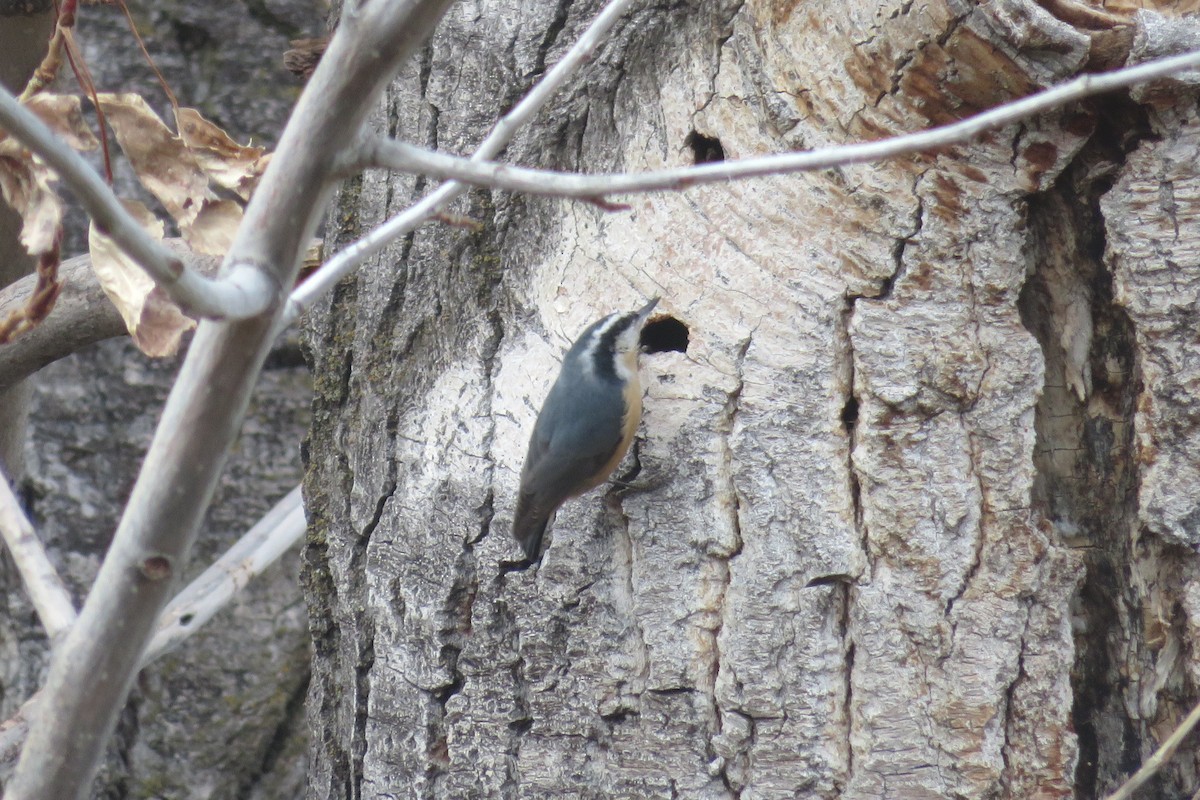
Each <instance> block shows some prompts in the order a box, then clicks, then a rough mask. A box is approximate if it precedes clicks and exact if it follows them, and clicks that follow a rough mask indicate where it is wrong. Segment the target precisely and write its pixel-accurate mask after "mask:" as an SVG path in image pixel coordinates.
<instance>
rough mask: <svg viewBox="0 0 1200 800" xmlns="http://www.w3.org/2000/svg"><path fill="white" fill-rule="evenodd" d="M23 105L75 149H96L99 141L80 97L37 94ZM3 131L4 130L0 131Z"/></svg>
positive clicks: (23, 102)
mask: <svg viewBox="0 0 1200 800" xmlns="http://www.w3.org/2000/svg"><path fill="white" fill-rule="evenodd" d="M21 105H23V106H25V107H26V108H28V109H29V110H30V111H32V112H33V113H34V114H36V115H37V116H38V118H39V119H40V120H41V121H42V122H44V123H46V125H47V127H49V128H50V130H52V131H54V132H55V133H57V134H58V135H59V136H60V137H62V140H63V141H64V142H66V143H67V145H68V146H69V147H71V149H73V150H95V149H96V146H97V145H98V142H97V141H96V137H95V136H94V135H93V134H92V130H91V128H89V127H88V126H87V122H85V121H84V118H83V109H82V107H81V106H80V102H79V97H78V96H77V95H71V94H37V95H34V96H33V97H30V98H29V99H28V100H25V101H22V103H21ZM0 133H2V132H0Z"/></svg>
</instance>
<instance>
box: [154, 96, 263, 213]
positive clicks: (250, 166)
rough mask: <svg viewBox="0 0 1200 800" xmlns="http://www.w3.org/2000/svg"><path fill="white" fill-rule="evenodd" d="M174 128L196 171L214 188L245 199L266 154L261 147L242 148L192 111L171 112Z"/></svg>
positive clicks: (261, 170) (253, 185)
mask: <svg viewBox="0 0 1200 800" xmlns="http://www.w3.org/2000/svg"><path fill="white" fill-rule="evenodd" d="M175 126H176V127H177V128H178V129H179V137H180V138H181V139H183V141H184V143H185V144H187V146H188V148H189V149H190V150H191V151H192V155H193V156H195V158H196V161H197V163H199V165H200V168H201V169H203V170H204V171H205V172H206V173H208V176H209V178H211V179H212V181H213V182H214V183H216V184H217V185H218V186H221V187H224V188H226V189H229V190H231V191H234V192H237V194H238V195H239V196H240V197H241V198H242V199H243V200H249V199H250V195H251V193H252V192H253V191H254V187H255V186H257V185H258V179H259V178H261V177H262V173H263V170H264V169H266V166H267V161H268V160H269V158H270V155H269V154H267V153H266V151H265V150H264V149H263V148H261V147H244V146H242V145H240V144H238V143H237V142H235V141H234V140H233V139H231V138H230V137H229V134H227V133H226V132H225V131H223V130H221V129H220V128H219V127H217V126H216V125H214V124H213V123H211V122H209V121H208V120H206V119H205V118H204V117H202V116H200V112H199V111H197V110H196V109H194V108H177V109H175Z"/></svg>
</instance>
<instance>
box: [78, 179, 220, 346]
mask: <svg viewBox="0 0 1200 800" xmlns="http://www.w3.org/2000/svg"><path fill="white" fill-rule="evenodd" d="M124 202H125V208H126V210H128V211H129V213H130V214H131V215H132V216H133V217H134V218H135V219H137V220H138V222H139V223H141V225H142V227H144V228H145V229H146V230H147V231H149V232H150V234H151V235H152V236H154V237H155V238H157V239H161V238H162V236H163V224H162V222H160V221H159V220H158V219H156V218H155V217H154V215H153V214H152V213H150V209H148V208H146V207H145V206H144V205H142V204H141V203H139V202H137V201H133V200H127V201H124ZM88 247H89V249H90V250H91V256H92V268H93V269H94V270H96V277H97V278H98V279H99V280H100V285H101V286H102V287H103V288H104V293H105V294H107V295H108V297H109V299H111V300H112V301H113V304H114V305H115V306H116V307H117V310H118V311H120V312H121V318H122V319H124V320H125V327H126V328H128V329H129V335H130V336H132V337H133V341H134V343H135V344H137V346H138V349H139V350H141V351H142V352H143V353H145V354H146V355H148V356H152V357H160V356H169V355H173V354H174V353H175V352H176V351H177V350H178V349H179V341H180V339H181V338H182V336H183V334H184V333H186V332H187V331H189V330H191V329H192V328H194V327H196V323H195V321H194V320H192V319H189V318H188V317H186V316H184V314H183V312H181V311H180V310H179V307H178V306H176V305H175V304H174V303H173V302H171V301H170V300H169V299H168V298H167V296H166V294H165V293H164V292H163V291H162V290H161V289H159V288H158V287H157V286H156V284H155V283H154V281H153V280H151V279H150V276H149V275H147V274H146V273H145V271H144V270H142V268H141V267H139V266H138V265H137V264H136V263H135V262H134V261H133V259H131V258H129V256H127V255H125V253H124V252H123V251H122V250H121V248H120V247H118V246H117V244H116V243H115V242H114V241H113V240H112V239H110V238H108V237H107V236H105V235H104V234H102V233H100V232H99V231H98V230H97V229H96V226H95V224H93V225H92V226H91V227H90V228H89V229H88Z"/></svg>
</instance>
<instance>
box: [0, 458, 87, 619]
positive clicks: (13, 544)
mask: <svg viewBox="0 0 1200 800" xmlns="http://www.w3.org/2000/svg"><path fill="white" fill-rule="evenodd" d="M0 535H2V536H3V537H4V542H5V544H7V545H8V551H9V553H11V554H12V558H13V562H14V563H15V564H16V565H17V571H18V572H20V573H21V579H22V580H23V581H24V582H25V591H26V592H28V594H29V599H30V601H31V602H32V603H33V607H34V608H35V609H37V614H38V617H40V618H41V620H42V625H43V626H44V627H45V628H46V635H47V636H48V637H49V638H50V641H52V642H53V641H55V640H57V639H58V637H59V635H60V634H62V633H63V632H64V631H66V630H68V629H69V628H70V627H71V625H72V624H74V622H75V618H76V614H75V603H74V602H72V600H71V593H70V592H68V591H67V587H66V586H65V585H64V584H63V582H62V578H60V577H58V572H56V571H55V569H54V565H53V564H51V563H50V559H49V558H47V557H46V551H45V550H44V549H43V548H42V543H41V541H40V540H39V539H38V537H37V534H36V533H35V532H34V530H33V525H32V524H30V522H29V519H28V517H26V516H25V514H24V512H22V511H21V505H20V503H18V502H17V498H16V495H14V494H13V491H12V487H10V486H9V485H8V478H7V477H6V476H5V475H4V474H3V473H0Z"/></svg>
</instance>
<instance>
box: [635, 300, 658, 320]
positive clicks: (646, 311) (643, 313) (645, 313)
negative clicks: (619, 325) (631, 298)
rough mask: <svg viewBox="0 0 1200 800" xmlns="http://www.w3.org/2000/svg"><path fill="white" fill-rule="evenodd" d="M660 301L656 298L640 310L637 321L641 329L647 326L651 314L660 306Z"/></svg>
mask: <svg viewBox="0 0 1200 800" xmlns="http://www.w3.org/2000/svg"><path fill="white" fill-rule="evenodd" d="M658 300H659V298H657V297H655V298H654V299H653V300H651V301H650V302H649V303H646V305H644V306H642V307H641V308H640V309H638V312H637V319H638V326H639V327H640V326H642V325H644V324H646V320H647V319H648V318H649V317H650V312H651V311H653V310H654V307H655V306H656V305H658Z"/></svg>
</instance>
